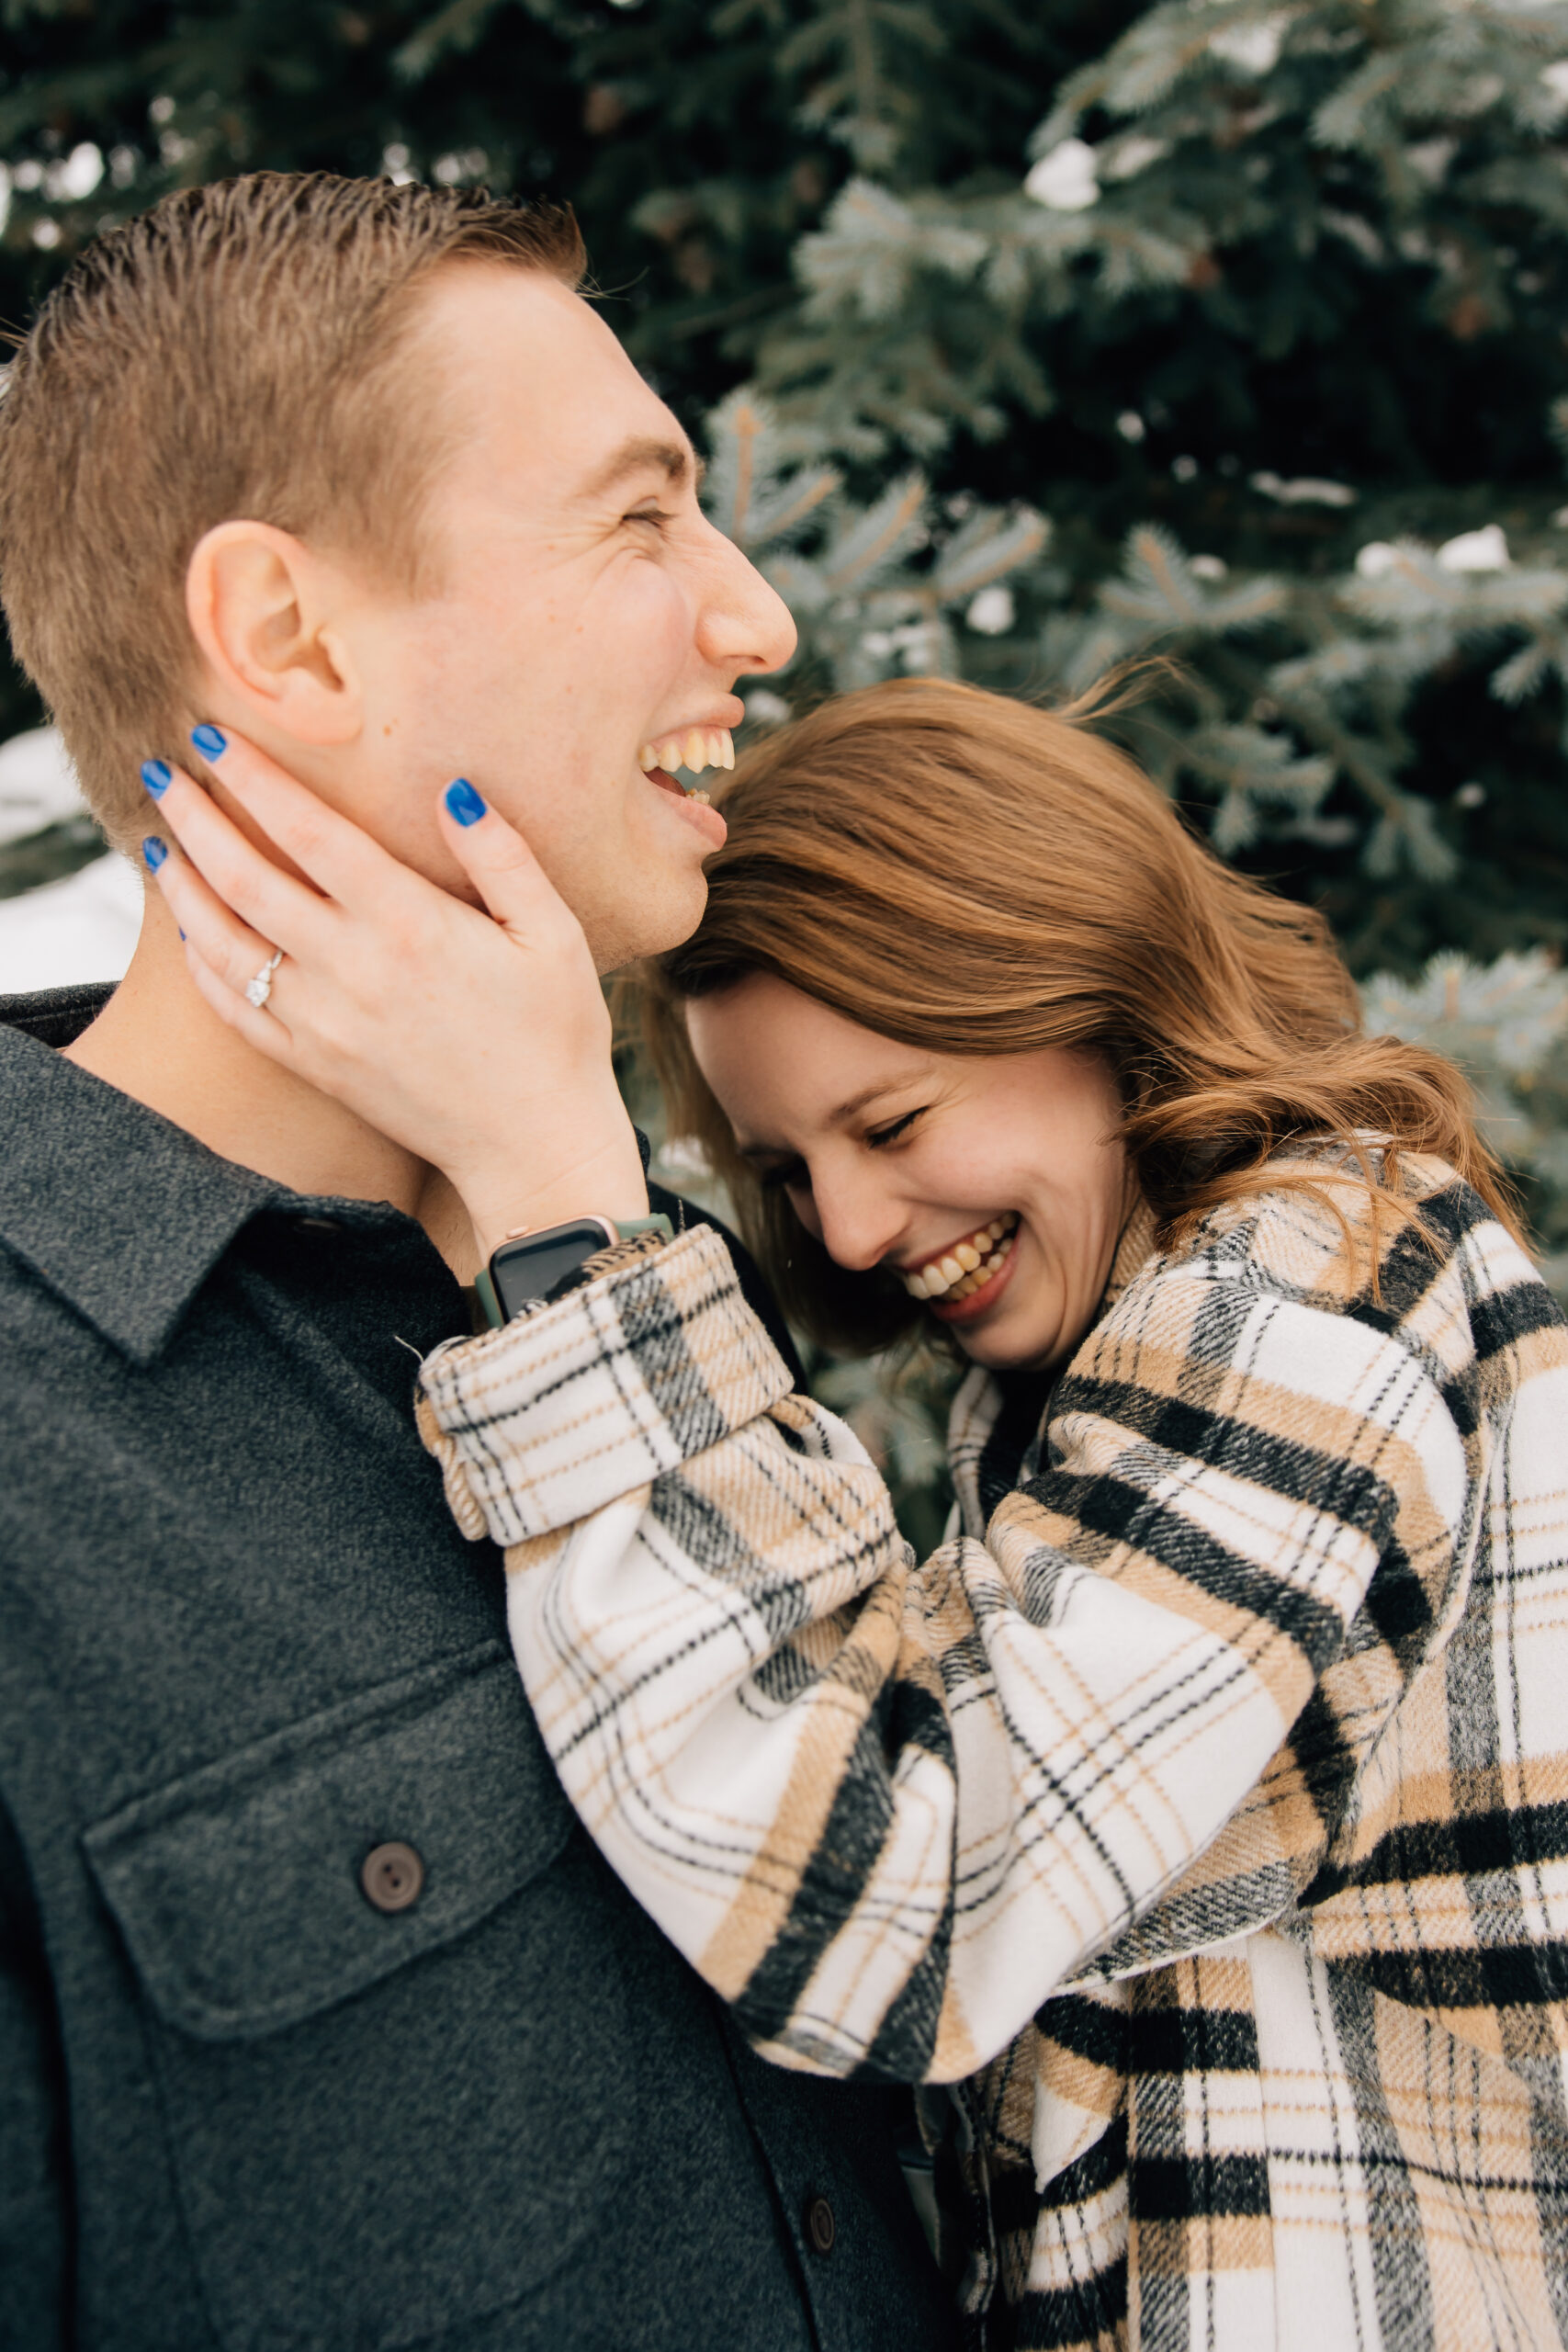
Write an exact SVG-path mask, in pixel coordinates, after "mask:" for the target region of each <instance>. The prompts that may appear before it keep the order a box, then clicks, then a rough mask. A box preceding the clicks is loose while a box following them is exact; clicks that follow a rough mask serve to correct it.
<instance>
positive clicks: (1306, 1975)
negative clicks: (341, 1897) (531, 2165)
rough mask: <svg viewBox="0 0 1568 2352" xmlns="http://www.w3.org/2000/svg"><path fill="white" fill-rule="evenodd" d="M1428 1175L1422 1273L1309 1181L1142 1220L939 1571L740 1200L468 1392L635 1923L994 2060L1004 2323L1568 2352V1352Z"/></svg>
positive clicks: (567, 1755) (854, 2046)
mask: <svg viewBox="0 0 1568 2352" xmlns="http://www.w3.org/2000/svg"><path fill="white" fill-rule="evenodd" d="M1404 1169H1405V1176H1404V1182H1405V1183H1406V1185H1407V1187H1409V1188H1411V1189H1412V1190H1414V1191H1416V1192H1417V1193H1419V1194H1420V1195H1421V1196H1422V1214H1423V1218H1424V1224H1425V1228H1426V1230H1425V1233H1422V1232H1417V1231H1415V1230H1413V1229H1412V1228H1410V1227H1408V1226H1406V1227H1404V1228H1403V1229H1393V1228H1392V1227H1391V1226H1390V1224H1389V1221H1387V1220H1386V1219H1385V1220H1384V1222H1383V1229H1382V1232H1381V1234H1380V1233H1379V1232H1378V1230H1377V1228H1376V1227H1375V1226H1374V1225H1373V1224H1372V1223H1371V1220H1370V1219H1369V1217H1368V1216H1367V1213H1366V1203H1367V1199H1368V1196H1367V1195H1366V1193H1364V1192H1363V1191H1361V1190H1360V1189H1359V1188H1357V1187H1354V1186H1351V1185H1349V1184H1338V1183H1332V1180H1331V1189H1332V1194H1333V1197H1334V1198H1335V1199H1336V1200H1337V1202H1338V1204H1339V1206H1340V1208H1341V1209H1342V1210H1343V1211H1344V1213H1345V1215H1346V1216H1347V1217H1348V1220H1349V1223H1350V1227H1351V1233H1350V1236H1349V1238H1350V1239H1351V1240H1352V1241H1353V1242H1354V1243H1355V1244H1356V1245H1357V1246H1358V1247H1359V1249H1360V1250H1362V1251H1366V1250H1371V1249H1373V1248H1375V1249H1376V1250H1377V1253H1378V1256H1379V1260H1380V1280H1379V1282H1378V1283H1377V1284H1376V1285H1373V1284H1372V1283H1371V1282H1370V1281H1369V1280H1367V1279H1365V1278H1364V1268H1365V1266H1366V1265H1367V1264H1370V1262H1371V1261H1370V1259H1365V1258H1363V1261H1362V1264H1363V1278H1362V1279H1360V1280H1359V1283H1358V1282H1357V1280H1356V1278H1355V1277H1354V1276H1353V1275H1351V1274H1350V1273H1349V1272H1348V1268H1349V1267H1350V1266H1352V1265H1353V1264H1354V1263H1355V1260H1354V1258H1353V1257H1352V1256H1351V1255H1350V1254H1348V1250H1347V1235H1346V1233H1345V1231H1344V1230H1343V1229H1342V1227H1341V1226H1340V1224H1339V1222H1338V1221H1337V1218H1336V1217H1335V1216H1333V1215H1332V1214H1331V1213H1330V1212H1329V1210H1328V1209H1327V1208H1326V1207H1325V1202H1324V1196H1322V1195H1319V1194H1314V1193H1303V1192H1302V1191H1300V1190H1292V1189H1289V1188H1286V1187H1275V1186H1267V1185H1265V1186H1263V1187H1261V1188H1260V1190H1259V1192H1258V1195H1257V1196H1256V1197H1254V1198H1250V1199H1249V1200H1247V1202H1245V1203H1240V1204H1231V1205H1230V1206H1228V1207H1227V1208H1225V1209H1224V1210H1223V1211H1221V1212H1218V1213H1216V1214H1215V1215H1214V1216H1211V1217H1210V1219H1209V1220H1208V1221H1207V1223H1206V1224H1205V1226H1204V1227H1203V1228H1202V1229H1201V1232H1200V1233H1199V1235H1198V1236H1197V1238H1195V1240H1193V1241H1192V1242H1191V1243H1190V1245H1189V1246H1187V1247H1185V1248H1182V1249H1179V1250H1174V1251H1171V1252H1165V1253H1162V1252H1160V1251H1158V1250H1156V1249H1155V1248H1154V1246H1153V1234H1152V1227H1151V1225H1150V1222H1149V1220H1148V1218H1147V1216H1146V1213H1145V1214H1142V1215H1140V1216H1139V1217H1138V1218H1137V1219H1135V1220H1134V1224H1133V1226H1132V1227H1130V1228H1129V1230H1128V1232H1127V1234H1126V1236H1125V1237H1124V1238H1123V1241H1122V1248H1121V1250H1120V1251H1119V1253H1118V1258H1117V1262H1116V1267H1115V1270H1114V1273H1113V1277H1112V1282H1111V1289H1110V1291H1109V1293H1108V1295H1107V1299H1106V1302H1105V1305H1104V1307H1103V1309H1102V1311H1101V1314H1100V1319H1099V1320H1098V1322H1097V1324H1096V1326H1095V1328H1094V1329H1093V1330H1092V1331H1091V1332H1090V1334H1089V1337H1088V1339H1087V1340H1085V1341H1084V1343H1083V1345H1082V1347H1081V1348H1080V1349H1079V1351H1078V1352H1077V1355H1076V1356H1075V1358H1074V1360H1073V1362H1072V1363H1071V1364H1070V1366H1069V1367H1068V1369H1067V1371H1066V1374H1065V1375H1064V1376H1063V1377H1062V1379H1061V1380H1060V1381H1059V1382H1058V1383H1057V1385H1055V1389H1054V1391H1053V1392H1052V1393H1051V1394H1050V1397H1049V1400H1048V1404H1046V1406H1045V1410H1044V1417H1043V1424H1039V1425H1034V1426H1031V1425H1030V1417H1029V1416H1023V1417H1022V1418H1021V1415H1020V1411H1019V1404H1018V1391H1017V1390H1016V1388H1015V1389H1014V1391H1013V1393H1012V1394H1011V1396H1010V1397H1006V1396H1004V1392H1003V1390H1002V1388H1001V1387H999V1386H998V1384H997V1383H996V1382H994V1381H993V1380H991V1379H990V1378H989V1377H988V1376H987V1375H986V1374H983V1373H976V1374H971V1375H970V1376H969V1378H968V1379H967V1380H966V1382H965V1383H964V1387H963V1389H962V1390H961V1392H960V1395H959V1397H958V1399H957V1403H956V1405H955V1408H954V1414H953V1431H952V1439H953V1466H954V1472H955V1476H956V1480H957V1486H958V1491H959V1497H960V1503H961V1510H962V1519H963V1528H964V1532H963V1533H962V1534H961V1535H960V1536H959V1537H958V1538H956V1539H955V1540H954V1541H952V1542H950V1543H948V1544H944V1545H943V1546H942V1549H941V1550H940V1551H939V1552H937V1553H936V1554H935V1555H933V1556H932V1557H931V1559H929V1560H927V1561H925V1562H923V1563H917V1562H916V1561H915V1560H914V1559H913V1558H912V1557H911V1555H910V1554H909V1551H908V1546H907V1545H906V1544H904V1543H903V1542H902V1541H901V1539H900V1538H899V1536H898V1534H897V1529H896V1526H895V1522H894V1519H893V1515H892V1510H891V1506H890V1503H889V1500H888V1498H887V1494H886V1489H885V1487H884V1486H883V1484H882V1481H881V1479H880V1478H879V1476H877V1474H876V1472H875V1470H874V1468H873V1466H872V1465H871V1464H870V1462H869V1461H868V1460H867V1458H866V1456H865V1454H864V1453H863V1450H862V1448H861V1447H860V1445H859V1444H858V1442H856V1440H855V1439H854V1438H853V1436H852V1434H851V1433H850V1431H849V1430H846V1429H845V1428H844V1427H843V1426H842V1425H841V1424H840V1422H838V1421H837V1420H835V1419H834V1418H833V1417H832V1416H831V1415H830V1414H829V1413H827V1412H825V1411H823V1410H822V1409H821V1408H819V1407H818V1406H816V1405H814V1404H812V1403H811V1402H809V1401H808V1400H807V1399H806V1398H803V1397H798V1396H792V1395H790V1394H789V1393H788V1385H787V1379H786V1377H785V1375H784V1371H783V1367H782V1366H781V1364H780V1363H779V1361H778V1359H777V1357H776V1355H775V1354H774V1352H773V1349H772V1347H771V1346H770V1345H769V1343H768V1341H767V1340H766V1338H765V1336H764V1334H763V1333H762V1331H761V1328H760V1326H759V1325H758V1324H757V1322H756V1321H755V1319H754V1318H753V1317H751V1315H750V1312H749V1310H747V1309H746V1308H745V1306H743V1304H742V1303H741V1301H740V1300H739V1295H738V1292H737V1289H736V1284H735V1280H734V1275H733V1272H732V1269H731V1267H730V1263H729V1261H728V1254H727V1252H726V1250H725V1248H724V1245H723V1243H722V1242H721V1241H720V1240H718V1238H716V1236H715V1235H713V1234H712V1233H711V1232H708V1231H697V1232H694V1233H692V1234H689V1235H686V1236H684V1237H683V1238H681V1239H679V1240H677V1241H675V1242H674V1243H672V1244H671V1245H668V1246H665V1247H660V1248H659V1249H657V1250H646V1249H644V1248H642V1247H641V1246H638V1245H634V1247H633V1249H632V1250H631V1252H630V1253H629V1256H628V1257H627V1258H626V1260H624V1261H620V1262H615V1263H612V1264H610V1265H609V1266H608V1267H607V1268H606V1270H605V1271H604V1272H602V1273H601V1274H600V1275H599V1276H598V1278H597V1279H595V1280H594V1281H592V1283H589V1284H588V1285H587V1286H586V1287H585V1288H583V1289H581V1290H580V1291H579V1292H577V1293H576V1294H574V1295H570V1296H569V1297H567V1298H564V1299H562V1300H560V1301H558V1302H557V1303H555V1304H553V1305H551V1306H547V1307H546V1308H544V1309H543V1310H542V1311H540V1312H537V1313H536V1314H535V1315H533V1316H531V1317H526V1318H525V1319H523V1320H521V1321H519V1322H516V1323H513V1324H512V1325H510V1326H508V1327H507V1329H504V1330H502V1331H500V1332H496V1333H492V1334H490V1335H487V1336H484V1337H481V1338H479V1339H477V1340H468V1341H459V1342H454V1343H452V1344H450V1345H449V1346H447V1347H446V1348H445V1349H443V1350H441V1351H437V1353H436V1354H435V1355H434V1356H433V1357H432V1358H431V1359H430V1360H429V1361H428V1362H427V1363H426V1365H425V1367H424V1369H423V1375H422V1389H423V1394H422V1397H421V1399H420V1407H419V1409H420V1414H421V1420H422V1427H423V1431H424V1435H425V1438H426V1442H427V1443H429V1444H430V1446H431V1448H432V1450H433V1451H434V1453H436V1454H437V1455H438V1457H439V1458H440V1460H441V1462H442V1464H443V1467H444V1471H445V1476H446V1487H447V1493H448V1498H449V1499H450V1501H451V1504H452V1506H453V1508H454V1510H455V1511H456V1513H457V1518H458V1520H459V1521H460V1523H461V1524H462V1525H463V1526H464V1527H466V1528H467V1529H468V1531H469V1532H472V1533H474V1534H476V1535H477V1534H479V1533H481V1532H486V1531H488V1532H490V1533H491V1535H493V1536H494V1538H495V1539H496V1541H497V1542H498V1543H500V1544H504V1545H506V1546H507V1547H508V1567H509V1570H510V1580H509V1595H510V1610H511V1625H512V1632H513V1642H514V1645H515V1649H516V1654H517V1657H518V1660H519V1663H520V1667H521V1669H522V1673H523V1677H524V1680H525V1684H526V1686H527V1690H528V1693H529V1696H530V1698H531V1700H532V1702H533V1704H534V1708H535V1711H536V1714H537V1717H538V1721H539V1724H540V1726H541V1728H542V1730H543V1733H544V1736H545V1738H546V1740H547V1743H548V1745H549V1747H550V1750H551V1753H552V1755H553V1756H554V1758H555V1760H556V1764H557V1768H558V1770H559V1772H560V1775H561V1779H562V1781H563V1782H564V1784H565V1786H566V1788H567V1791H568V1792H569V1793H570V1797H571V1799H572V1802H573V1804H575V1805H576V1807H577V1809H578V1811H579V1813H580V1814H581V1817H582V1819H583V1820H584V1822H585V1823H586V1824H587V1826H588V1827H589V1829H590V1830H591V1831H592V1835H593V1836H594V1837H595V1838H596V1839H597V1840H598V1841H599V1843H600V1845H601V1846H602V1848H603V1849H604V1852H605V1853H606V1855H607V1856H608V1857H609V1859H610V1860H611V1861H612V1862H613V1863H614V1865H615V1868H616V1870H617V1871H620V1873H621V1874H622V1876H623V1877H624V1878H625V1880H626V1883H627V1884H628V1885H629V1886H630V1887H631V1888H632V1889H633V1891H634V1892H635V1893H636V1894H637V1897H638V1899H639V1901H641V1902H642V1903H643V1904H644V1905H646V1907H647V1908H648V1910H649V1911H650V1912H651V1913H652V1914H653V1916H654V1917H656V1918H657V1919H658V1920H659V1921H660V1923H661V1925H662V1926H663V1927H664V1928H665V1929H666V1931H667V1932H668V1933H669V1934H670V1936H671V1938H672V1939H673V1940H674V1941H675V1942H676V1943H677V1944H678V1945H679V1946H680V1948H681V1950H682V1951H683V1952H684V1953H685V1954H686V1955H687V1957H688V1958H689V1959H690V1960H691V1961H692V1962H693V1963H694V1965H695V1966H696V1967H697V1968H698V1969H699V1970H700V1971H701V1972H702V1973H703V1974H704V1975H705V1977H706V1978H707V1979H708V1980H709V1981H710V1983H711V1984H713V1985H715V1986H716V1989H717V1990H718V1992H719V1993H720V1994H722V1995H723V1996H724V1997H725V1998H726V1999H727V2000H728V2001H729V2002H730V2003H731V2004H732V2005H733V2007H734V2011H735V2014H736V2016H737V2018H738V2019H739V2022H740V2024H741V2025H742V2027H743V2028H744V2030H746V2031H747V2032H748V2033H749V2034H750V2037H751V2038H752V2039H753V2041H755V2042H756V2043H757V2045H758V2046H759V2047H760V2048H761V2049H762V2050H763V2051H764V2052H767V2053H768V2054H769V2055H771V2056H772V2057H773V2058H775V2059H777V2060H779V2061H781V2062H782V2063H784V2064H789V2065H795V2066H803V2067H807V2068H810V2069H814V2070H817V2071H820V2072H824V2073H831V2074H840V2075H850V2074H854V2073H863V2072H868V2073H872V2074H875V2075H882V2076H886V2077H891V2078H897V2079H901V2080H906V2081H910V2082H915V2083H928V2084H934V2083H949V2084H954V2085H959V2086H961V2087H960V2088H959V2090H958V2091H957V2093H956V2098H957V2100H958V2103H959V2106H960V2109H961V2119H962V2122H963V2125H964V2133H965V2138H966V2144H967V2155H966V2158H965V2163H966V2166H967V2177H968V2179H969V2180H970V2182H971V2183H972V2185H973V2188H974V2191H975V2195H974V2214H975V2228H974V2236H973V2252H972V2258H971V2262H970V2268H969V2273H968V2277H967V2279H966V2282H965V2287H964V2295H965V2300H966V2303H967V2306H968V2308H970V2310H971V2311H972V2312H983V2311H986V2310H987V2307H988V2317H987V2318H986V2319H985V2320H984V2321H979V2322H977V2323H976V2324H977V2326H978V2327H979V2328H980V2330H981V2331H982V2333H983V2335H984V2340H985V2341H986V2342H987V2344H998V2345H1016V2346H1027V2347H1032V2348H1033V2352H1043V2348H1044V2347H1046V2346H1050V2347H1066V2346H1091V2345H1092V2346H1098V2347H1109V2346H1126V2345H1132V2346H1143V2347H1145V2348H1146V2352H1153V2347H1159V2352H1166V2348H1167V2347H1170V2352H1176V2348H1177V2347H1185V2346H1219V2347H1225V2348H1226V2352H1229V2347H1235V2352H1243V2348H1244V2347H1245V2352H1264V2348H1265V2347H1269V2346H1278V2347H1299V2346H1310V2347H1311V2352H1334V2348H1335V2347H1339V2346H1368V2347H1377V2346H1382V2347H1387V2352H1394V2348H1395V2347H1398V2352H1404V2347H1415V2346H1441V2347H1444V2352H1448V2347H1452V2352H1483V2347H1489V2346H1494V2345H1506V2346H1540V2345H1555V2344H1558V2343H1559V2342H1564V2343H1568V2093H1565V2083H1564V2071H1563V2053H1564V2050H1565V2047H1568V2008H1565V2006H1564V1996H1565V1994H1568V1333H1565V1331H1564V1329H1563V1327H1562V1318H1561V1317H1560V1316H1559V1315H1558V1313H1557V1311H1556V1309H1555V1307H1554V1306H1553V1304H1552V1302H1551V1298H1550V1296H1549V1295H1548V1294H1547V1292H1546V1291H1545V1290H1544V1289H1543V1287H1542V1286H1541V1284H1540V1281H1539V1279H1538V1278H1537V1276H1536V1275H1535V1273H1534V1271H1533V1269H1532V1268H1531V1266H1530V1264H1529V1260H1528V1259H1527V1258H1526V1257H1525V1255H1524V1254H1523V1252H1522V1251H1521V1250H1519V1249H1518V1248H1517V1246H1516V1245H1515V1243H1514V1242H1513V1241H1512V1240H1511V1239H1510V1238H1509V1237H1508V1236H1507V1235H1506V1232H1505V1231H1504V1230H1503V1229H1502V1228H1501V1227H1499V1226H1498V1224H1497V1223H1496V1222H1495V1219H1493V1218H1492V1217H1491V1216H1490V1215H1489V1213H1488V1212H1487V1210H1486V1208H1485V1206H1484V1204H1483V1203H1482V1202H1481V1201H1480V1200H1479V1199H1478V1198H1477V1197H1476V1196H1475V1195H1474V1194H1473V1193H1471V1192H1470V1191H1469V1190H1468V1189H1467V1188H1466V1187H1464V1186H1463V1185H1462V1184H1461V1183H1460V1182H1458V1180H1457V1179H1456V1178H1455V1177H1454V1176H1453V1174H1452V1172H1451V1170H1448V1169H1446V1168H1445V1167H1443V1166H1442V1165H1441V1164H1440V1163H1438V1162H1433V1161H1429V1160H1427V1161H1422V1160H1407V1161H1405V1163H1404ZM1039 1401H1040V1400H1039V1399H1037V1400H1036V1403H1037V1405H1038V1403H1039ZM924 2104H926V2105H927V2106H928V2107H929V2106H930V2104H931V2095H929V2094H927V2095H925V2097H924Z"/></svg>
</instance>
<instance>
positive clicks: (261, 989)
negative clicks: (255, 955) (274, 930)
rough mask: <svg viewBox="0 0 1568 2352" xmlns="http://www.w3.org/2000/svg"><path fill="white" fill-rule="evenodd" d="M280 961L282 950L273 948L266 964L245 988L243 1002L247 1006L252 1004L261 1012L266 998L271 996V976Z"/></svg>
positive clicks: (281, 959)
mask: <svg viewBox="0 0 1568 2352" xmlns="http://www.w3.org/2000/svg"><path fill="white" fill-rule="evenodd" d="M282 961H283V950H282V948H281V947H275V948H274V949H273V951H272V954H271V955H270V956H268V957H267V959H266V962H265V964H264V965H263V966H262V967H261V970H260V971H259V972H258V973H257V974H256V976H255V978H254V980H252V981H251V982H250V983H249V984H248V985H247V987H246V989H245V1002H246V1003H247V1004H254V1006H255V1009H256V1011H257V1012H261V1011H262V1010H263V1008H264V1007H265V1003H266V1001H267V999H268V997H269V996H270V995H271V994H272V976H273V974H274V972H276V969H277V967H278V966H279V965H280V964H281V963H282Z"/></svg>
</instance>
